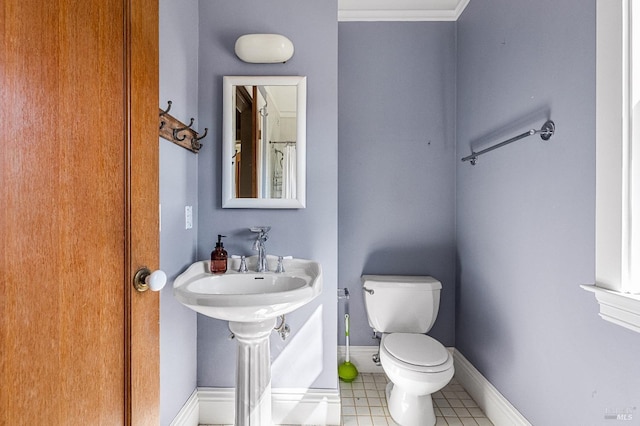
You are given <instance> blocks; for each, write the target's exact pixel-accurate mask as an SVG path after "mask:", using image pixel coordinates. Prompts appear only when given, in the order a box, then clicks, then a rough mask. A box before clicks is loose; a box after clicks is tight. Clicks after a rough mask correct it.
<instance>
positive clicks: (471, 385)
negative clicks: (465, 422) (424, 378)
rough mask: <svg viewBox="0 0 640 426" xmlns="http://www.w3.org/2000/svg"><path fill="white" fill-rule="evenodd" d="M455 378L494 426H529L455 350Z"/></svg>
mask: <svg viewBox="0 0 640 426" xmlns="http://www.w3.org/2000/svg"><path fill="white" fill-rule="evenodd" d="M453 365H454V368H455V370H456V373H455V377H456V379H458V382H459V383H460V384H461V385H462V387H464V388H465V389H466V390H467V393H468V394H469V395H470V396H471V398H473V399H474V401H476V403H477V404H478V406H479V407H480V408H481V409H482V411H484V413H485V414H486V416H487V417H488V418H489V420H491V422H492V423H493V424H494V425H496V426H503V425H505V426H507V425H508V426H531V423H529V421H528V420H527V419H525V418H524V416H523V415H522V414H520V413H519V412H518V410H516V409H515V407H514V406H513V405H511V403H510V402H509V401H508V400H507V399H506V398H505V397H504V396H502V394H501V393H500V392H498V390H497V389H496V388H495V387H494V386H493V385H492V384H491V383H489V381H488V380H487V379H485V378H484V376H483V375H482V374H480V372H479V371H478V370H477V369H476V368H475V367H474V366H473V365H471V363H470V362H469V361H468V360H467V359H466V358H465V357H464V355H462V354H461V353H460V352H459V351H458V350H457V349H456V350H454V352H453Z"/></svg>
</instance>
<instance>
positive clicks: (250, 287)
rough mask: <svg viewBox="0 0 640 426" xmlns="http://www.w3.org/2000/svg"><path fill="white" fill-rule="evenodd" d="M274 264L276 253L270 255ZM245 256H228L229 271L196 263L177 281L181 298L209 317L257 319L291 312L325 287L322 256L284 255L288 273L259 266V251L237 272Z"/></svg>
mask: <svg viewBox="0 0 640 426" xmlns="http://www.w3.org/2000/svg"><path fill="white" fill-rule="evenodd" d="M267 263H268V265H269V270H275V269H276V265H277V258H276V257H275V256H267ZM239 265H240V259H229V263H228V268H227V272H226V273H224V274H219V275H214V274H211V273H210V270H209V261H207V260H204V261H200V262H196V263H194V264H193V265H191V266H190V267H189V268H188V269H187V270H186V271H185V272H183V273H182V274H180V275H179V276H178V277H177V278H176V280H175V281H174V284H173V293H174V295H175V297H176V299H178V301H179V302H180V303H182V304H183V305H185V306H187V307H189V308H191V309H193V310H194V311H196V312H199V313H201V314H203V315H206V316H208V317H212V318H217V319H221V320H227V321H234V322H258V321H264V320H268V319H272V318H276V317H278V316H280V315H283V314H286V313H289V312H291V311H293V310H295V309H297V308H299V307H301V306H303V305H305V304H306V303H308V302H310V301H311V300H313V299H314V298H315V297H316V296H317V295H318V294H320V292H321V291H322V268H321V267H320V264H319V263H317V262H313V261H310V260H304V259H285V260H284V269H285V271H286V272H284V273H275V272H255V270H256V265H257V256H251V257H249V258H247V267H248V268H249V272H236V271H237V270H238V267H239Z"/></svg>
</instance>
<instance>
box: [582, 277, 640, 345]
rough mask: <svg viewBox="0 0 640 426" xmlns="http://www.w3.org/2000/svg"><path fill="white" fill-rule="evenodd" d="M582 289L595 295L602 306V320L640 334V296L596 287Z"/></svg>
mask: <svg viewBox="0 0 640 426" xmlns="http://www.w3.org/2000/svg"><path fill="white" fill-rule="evenodd" d="M580 287H582V288H583V289H585V290H587V291H590V292H592V293H594V295H595V296H596V300H597V301H598V303H599V304H600V317H602V319H604V320H606V321H610V322H612V323H614V324H618V325H620V326H622V327H625V328H628V329H629V330H633V331H635V332H637V333H640V296H639V295H634V294H628V293H620V292H617V291H613V290H607V289H604V288H600V287H596V286H595V285H581V286H580Z"/></svg>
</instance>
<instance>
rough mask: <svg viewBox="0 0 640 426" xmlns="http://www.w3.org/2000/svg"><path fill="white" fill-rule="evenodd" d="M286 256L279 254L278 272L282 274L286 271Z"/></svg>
mask: <svg viewBox="0 0 640 426" xmlns="http://www.w3.org/2000/svg"><path fill="white" fill-rule="evenodd" d="M283 259H284V256H278V266H276V274H282V273H283V272H285V271H284V264H283Z"/></svg>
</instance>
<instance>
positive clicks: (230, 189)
mask: <svg viewBox="0 0 640 426" xmlns="http://www.w3.org/2000/svg"><path fill="white" fill-rule="evenodd" d="M306 87H307V86H306V77H298V76H293V77H283V76H264V77H254V76H251V77H246V76H245V77H234V76H225V77H224V78H223V96H224V100H223V153H222V161H223V164H222V185H223V187H222V207H223V208H304V207H305V200H306V194H305V191H306V188H305V186H306V183H305V175H306V163H305V161H306V103H307V102H306V99H307V97H306Z"/></svg>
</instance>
